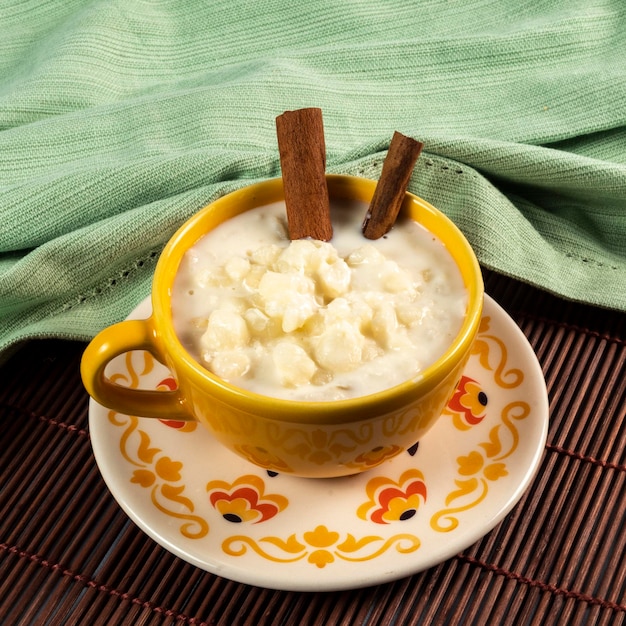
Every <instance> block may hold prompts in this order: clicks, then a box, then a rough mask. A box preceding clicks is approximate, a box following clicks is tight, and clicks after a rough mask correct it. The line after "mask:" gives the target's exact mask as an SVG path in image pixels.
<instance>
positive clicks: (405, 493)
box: [357, 469, 426, 524]
mask: <svg viewBox="0 0 626 626" xmlns="http://www.w3.org/2000/svg"><path fill="white" fill-rule="evenodd" d="M365 492H366V493H367V495H368V497H369V500H368V501H367V502H365V503H364V504H362V505H361V506H360V507H359V508H358V509H357V515H358V516H359V517H360V518H361V519H363V520H366V521H368V520H369V521H372V522H375V523H376V524H389V523H390V522H398V521H406V520H409V519H411V518H412V517H414V516H415V514H416V513H417V510H418V508H419V507H420V506H421V504H422V503H423V502H425V501H426V483H425V482H424V476H423V474H422V473H421V472H420V471H419V470H417V469H409V470H407V471H406V472H404V473H403V474H402V475H401V476H400V479H399V480H397V481H394V480H392V479H390V478H386V477H385V476H377V477H375V478H372V479H371V480H370V481H369V482H368V483H367V486H366V487H365Z"/></svg>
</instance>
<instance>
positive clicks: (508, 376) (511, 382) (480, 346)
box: [472, 315, 524, 389]
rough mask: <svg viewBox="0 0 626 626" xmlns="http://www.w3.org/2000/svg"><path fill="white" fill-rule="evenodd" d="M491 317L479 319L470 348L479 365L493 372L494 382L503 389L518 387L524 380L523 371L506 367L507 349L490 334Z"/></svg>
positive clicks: (499, 340) (498, 338) (498, 339)
mask: <svg viewBox="0 0 626 626" xmlns="http://www.w3.org/2000/svg"><path fill="white" fill-rule="evenodd" d="M490 325H491V317H489V316H488V315H486V316H484V317H483V318H482V320H481V321H480V327H479V329H478V336H477V337H476V341H475V342H474V346H473V348H472V354H474V355H477V356H478V360H479V362H480V365H481V366H482V367H483V368H484V369H485V370H487V371H488V372H493V378H494V381H495V382H496V384H497V385H498V386H499V387H502V388H503V389H513V388H515V387H519V386H520V385H521V384H522V382H523V381H524V372H523V371H522V370H520V369H518V368H510V369H507V365H506V364H507V360H508V350H507V347H506V344H505V343H504V341H502V339H500V337H497V336H496V335H493V334H491V333H490V332H489V331H490Z"/></svg>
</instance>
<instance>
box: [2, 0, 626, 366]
mask: <svg viewBox="0 0 626 626" xmlns="http://www.w3.org/2000/svg"><path fill="white" fill-rule="evenodd" d="M0 33H2V36H1V37H0V215H1V218H2V226H1V228H0V231H1V232H0V351H2V352H1V354H4V355H6V354H7V348H9V347H10V346H13V345H16V344H17V343H18V342H19V341H20V340H22V339H25V338H29V337H52V336H56V337H69V338H79V339H87V338H89V337H91V336H92V335H93V334H94V333H96V332H97V331H98V330H99V329H100V328H102V327H104V326H106V325H109V324H111V323H113V322H115V321H117V320H120V319H122V318H124V317H125V316H126V315H127V314H128V313H129V311H130V310H131V309H132V308H133V307H134V306H135V305H136V304H137V303H138V302H139V301H141V300H142V299H143V298H144V297H146V296H147V294H148V293H149V290H150V281H151V275H152V272H153V269H154V266H155V262H156V260H157V258H158V255H159V252H160V250H161V248H162V246H163V244H164V243H165V241H166V240H167V239H168V238H169V237H170V236H171V234H172V233H173V232H174V231H175V230H176V228H177V227H178V226H179V225H180V224H181V223H182V222H183V221H184V220H185V219H186V218H188V217H190V216H191V215H192V214H193V213H194V212H196V211H197V210H198V209H199V208H201V207H202V206H204V205H205V204H207V203H209V202H210V201H212V200H213V199H215V198H217V197H218V196H220V195H222V194H224V193H227V192H229V191H231V190H234V189H236V188H238V187H241V186H243V185H248V184H250V183H252V182H254V181H257V180H261V179H265V178H270V177H276V176H280V167H279V162H278V149H277V145H276V134H275V117H276V116H277V115H279V114H280V113H282V112H283V111H285V110H288V109H296V108H300V107H305V106H317V107H321V108H322V110H323V113H324V125H325V135H326V147H327V157H328V158H327V162H328V166H327V169H328V171H329V172H337V173H349V174H357V175H361V176H365V177H368V178H374V179H376V178H378V177H379V175H380V170H381V164H382V161H383V159H384V156H385V150H386V148H387V147H388V144H389V141H390V139H391V136H392V134H393V131H394V130H398V131H400V132H402V133H404V134H407V135H411V136H413V137H416V138H418V139H420V140H422V141H424V143H425V150H424V152H423V153H422V156H421V157H420V160H419V161H418V164H417V166H416V169H415V172H414V175H413V178H412V181H411V185H410V190H411V191H413V192H414V193H416V194H418V195H420V196H422V197H424V198H425V199H427V200H428V201H430V202H432V203H433V204H434V205H436V206H437V207H439V208H440V209H442V210H443V211H444V212H446V213H447V214H448V215H449V216H450V217H451V218H452V219H453V220H455V221H456V222H457V224H458V225H459V226H460V227H461V229H462V230H463V231H464V232H465V234H466V235H467V237H468V238H469V240H470V242H471V243H472V244H473V246H474V247H475V249H476V252H477V254H478V256H479V259H480V261H481V263H482V264H483V265H484V266H485V267H488V268H494V269H496V270H498V271H499V272H502V273H504V274H507V275H511V276H514V277H517V278H519V279H521V280H524V281H528V282H530V283H533V284H535V285H538V286H540V287H542V288H544V289H546V290H549V291H551V292H554V293H557V294H560V295H562V296H563V297H565V298H570V299H575V300H581V301H586V302H590V303H593V304H597V305H601V306H604V307H611V308H616V309H622V310H626V60H625V57H624V49H625V46H626V4H625V3H624V2H623V0H571V1H569V2H560V1H559V0H544V1H542V2H534V3H520V2H518V1H517V0H515V1H504V0H501V1H498V2H490V3H486V2H484V0H468V1H467V2H463V3H460V2H449V1H447V0H430V1H428V2H419V3H416V2H414V1H413V0H410V1H406V2H400V1H393V2H392V1H390V2H379V3H375V4H374V3H371V2H367V1H366V0H343V1H342V2H336V0H309V1H308V2H303V3H300V2H293V1H292V0H271V1H270V0H268V1H265V2H264V1H262V0H259V1H254V2H253V1H250V0H248V1H240V0H228V1H227V2H224V1H221V0H213V1H207V2H197V1H194V0H159V1H158V2H156V1H155V2H146V1H145V0H142V1H141V2H140V1H138V0H78V1H76V0H73V1H71V2H70V1H65V2H62V1H57V2H44V3H27V4H24V3H20V2H17V1H16V0H0Z"/></svg>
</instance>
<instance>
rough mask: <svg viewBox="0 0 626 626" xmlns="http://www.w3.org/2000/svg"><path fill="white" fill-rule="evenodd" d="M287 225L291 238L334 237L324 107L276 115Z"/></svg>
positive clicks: (323, 238) (326, 239)
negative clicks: (327, 170) (329, 195)
mask: <svg viewBox="0 0 626 626" xmlns="http://www.w3.org/2000/svg"><path fill="white" fill-rule="evenodd" d="M276 134H277V137H278V151H279V154H280V167H281V170H282V175H283V187H284V192H285V205H286V208H287V224H288V227H289V238H290V239H291V240H295V239H303V238H304V237H312V238H313V239H319V240H321V241H328V240H329V239H331V237H332V236H333V227H332V223H331V221H330V204H329V200H328V187H327V185H326V172H325V170H326V144H325V141H324V124H323V121H322V110H321V109H318V108H308V109H298V110H296V111H285V112H284V113H283V114H282V115H279V116H278V117H277V118H276Z"/></svg>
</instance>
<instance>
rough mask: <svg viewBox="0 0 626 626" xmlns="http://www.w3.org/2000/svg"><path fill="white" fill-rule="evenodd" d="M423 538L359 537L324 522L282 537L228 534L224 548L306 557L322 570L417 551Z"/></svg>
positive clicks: (288, 558)
mask: <svg viewBox="0 0 626 626" xmlns="http://www.w3.org/2000/svg"><path fill="white" fill-rule="evenodd" d="M420 545H421V544H420V540H419V539H418V538H417V537H416V536H414V535H412V534H410V533H399V534H397V535H393V536H391V537H388V538H384V537H380V536H378V535H366V536H364V537H361V538H360V539H357V538H356V537H355V536H354V535H352V534H351V533H347V534H346V535H345V536H343V537H342V536H341V535H340V533H338V532H336V531H333V530H329V529H328V528H327V527H326V526H324V525H319V526H316V527H315V528H314V529H313V530H310V531H306V532H304V533H302V536H301V537H298V536H297V535H296V534H292V535H289V536H288V537H287V538H286V539H283V538H280V537H273V536H268V537H263V538H261V539H258V540H256V539H253V538H252V537H247V536H245V535H235V536H233V537H228V538H227V539H225V540H224V542H223V543H222V549H223V550H224V552H225V553H226V554H228V555H230V556H243V555H244V554H247V553H248V551H249V550H252V551H253V552H255V553H256V554H257V555H258V556H260V557H262V558H263V559H266V560H268V561H271V562H272V563H294V562H296V561H301V560H303V559H306V560H307V562H308V563H310V564H312V565H315V566H316V567H317V568H319V569H322V568H324V567H326V566H327V565H330V564H332V563H334V562H335V561H336V560H338V559H339V560H342V561H351V562H363V561H371V560H372V559H375V558H377V557H379V556H380V555H382V554H384V553H385V552H387V551H388V550H390V549H393V548H395V550H396V551H397V552H399V553H401V554H408V553H410V552H415V551H416V550H417V549H418V548H419V547H420Z"/></svg>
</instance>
